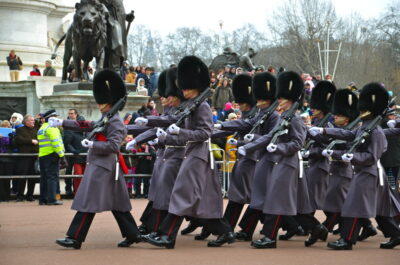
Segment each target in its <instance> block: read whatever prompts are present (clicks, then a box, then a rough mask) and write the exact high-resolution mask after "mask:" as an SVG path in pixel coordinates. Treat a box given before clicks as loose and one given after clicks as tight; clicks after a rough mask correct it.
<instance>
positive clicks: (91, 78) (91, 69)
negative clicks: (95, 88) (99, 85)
mask: <svg viewBox="0 0 400 265" xmlns="http://www.w3.org/2000/svg"><path fill="white" fill-rule="evenodd" d="M87 71H88V77H89V81H91V82H92V81H93V77H94V73H93V68H92V67H90V66H88V69H87Z"/></svg>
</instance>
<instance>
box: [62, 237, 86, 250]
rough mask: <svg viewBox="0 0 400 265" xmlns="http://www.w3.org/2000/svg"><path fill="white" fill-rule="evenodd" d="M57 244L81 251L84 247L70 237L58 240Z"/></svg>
mask: <svg viewBox="0 0 400 265" xmlns="http://www.w3.org/2000/svg"><path fill="white" fill-rule="evenodd" d="M56 243H57V244H59V245H60V246H63V247H65V248H74V249H80V248H81V245H82V242H80V241H78V240H75V239H73V238H70V237H66V238H64V239H57V240H56Z"/></svg>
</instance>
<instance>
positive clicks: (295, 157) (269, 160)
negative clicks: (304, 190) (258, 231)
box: [244, 115, 307, 215]
mask: <svg viewBox="0 0 400 265" xmlns="http://www.w3.org/2000/svg"><path fill="white" fill-rule="evenodd" d="M306 134H307V133H306V127H305V125H304V123H303V121H302V119H301V118H300V117H299V116H298V115H295V116H294V117H293V119H292V121H291V126H290V128H289V132H288V133H287V134H285V135H282V136H280V137H279V138H278V142H277V150H276V151H275V152H274V153H269V152H267V151H265V153H264V155H263V156H262V158H261V160H260V162H259V165H260V166H258V165H257V167H256V172H255V179H256V177H257V175H262V176H264V178H265V180H264V181H263V182H262V183H257V182H256V181H254V186H253V187H256V186H258V185H260V186H261V185H263V187H262V188H263V190H264V191H263V194H260V195H264V197H263V201H262V204H261V205H256V204H255V203H254V201H255V200H253V197H254V196H253V195H252V201H251V204H250V206H251V207H252V208H253V207H254V208H256V209H260V206H261V207H262V208H261V209H262V211H263V212H264V213H267V214H274V215H296V214H297V210H298V209H297V208H298V207H297V204H298V198H297V197H298V192H297V190H298V183H299V176H300V159H299V151H300V149H301V148H302V146H303V143H304V140H305V138H306ZM271 138H272V134H271V133H269V134H267V135H264V136H262V137H261V138H259V139H257V140H256V141H254V142H251V143H249V144H246V145H245V146H244V148H245V150H246V153H247V152H253V151H254V150H257V149H261V148H262V149H263V150H264V149H265V148H266V147H267V146H268V144H269V143H270V141H271ZM304 184H305V183H304ZM260 190H262V189H261V188H260ZM254 191H255V190H253V194H254V195H255V193H254ZM257 200H260V198H257ZM253 204H254V206H253Z"/></svg>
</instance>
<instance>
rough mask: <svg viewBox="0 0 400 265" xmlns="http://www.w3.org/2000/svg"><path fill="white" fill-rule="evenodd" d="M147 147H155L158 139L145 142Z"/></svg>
mask: <svg viewBox="0 0 400 265" xmlns="http://www.w3.org/2000/svg"><path fill="white" fill-rule="evenodd" d="M147 143H148V144H149V145H156V144H158V138H155V139H153V140H150V141H148V142H147Z"/></svg>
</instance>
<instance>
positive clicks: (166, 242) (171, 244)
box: [142, 234, 175, 249]
mask: <svg viewBox="0 0 400 265" xmlns="http://www.w3.org/2000/svg"><path fill="white" fill-rule="evenodd" d="M142 238H143V241H145V242H147V243H150V244H152V245H153V246H157V247H165V248H168V249H172V248H175V240H172V239H170V238H169V236H166V235H163V236H156V235H153V234H149V235H146V236H143V237H142Z"/></svg>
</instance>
